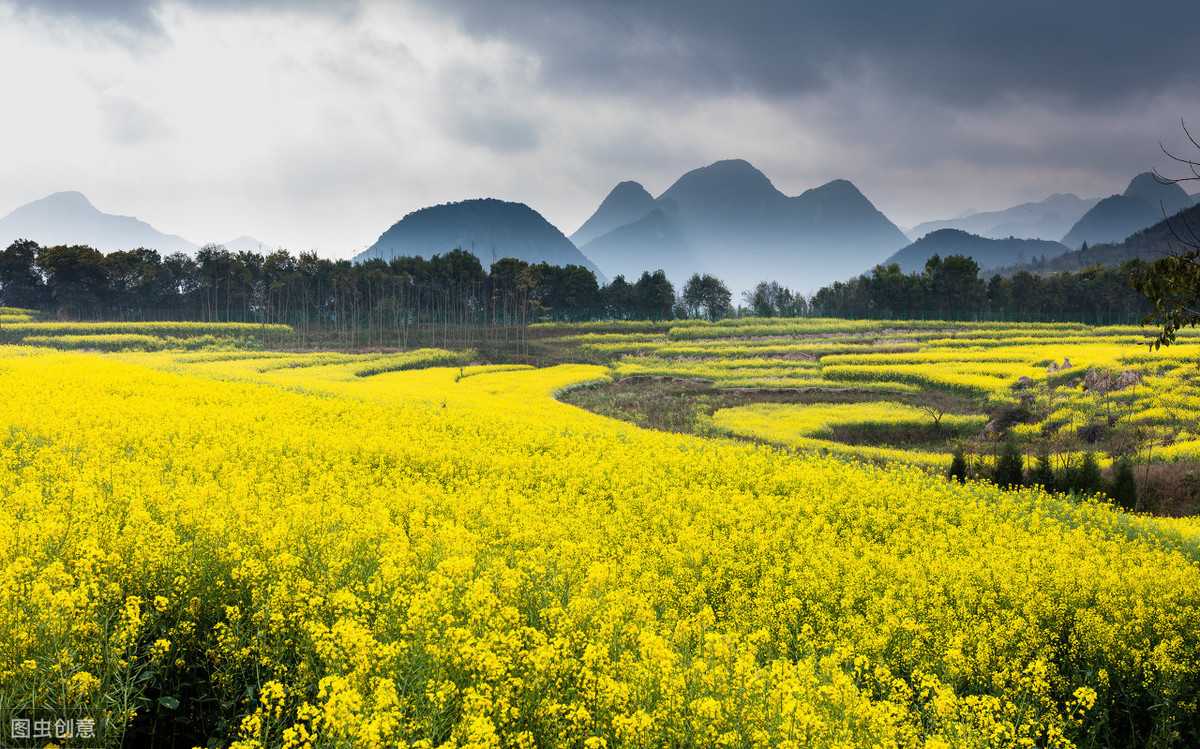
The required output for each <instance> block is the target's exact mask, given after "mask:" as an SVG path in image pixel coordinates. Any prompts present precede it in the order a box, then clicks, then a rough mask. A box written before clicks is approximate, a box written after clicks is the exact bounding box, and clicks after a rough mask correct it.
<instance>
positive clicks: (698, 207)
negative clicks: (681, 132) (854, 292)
mask: <svg viewBox="0 0 1200 749" xmlns="http://www.w3.org/2000/svg"><path fill="white" fill-rule="evenodd" d="M639 214H640V215H639ZM572 239H573V241H575V242H576V244H578V245H580V249H581V250H582V251H583V253H584V254H585V255H587V256H588V257H590V258H591V259H592V260H593V261H595V263H596V265H598V266H599V267H600V269H601V270H602V271H604V272H605V273H607V274H608V275H609V276H616V275H618V274H619V275H624V276H626V277H628V278H630V280H632V279H635V278H636V277H637V276H638V275H639V274H640V273H641V272H642V271H644V270H646V269H648V268H662V269H663V270H665V271H666V273H667V276H668V277H669V278H670V279H671V280H672V281H673V282H674V283H675V284H676V285H677V286H678V285H680V284H682V283H683V282H685V281H686V280H687V278H688V277H689V276H690V275H691V274H693V273H696V272H702V273H711V274H713V275H715V276H717V277H718V278H721V279H722V280H724V281H725V282H726V284H727V285H728V286H729V288H730V289H732V290H734V291H735V292H736V291H739V290H745V289H749V288H751V287H752V286H754V284H756V283H757V282H759V281H763V280H770V279H773V280H778V281H780V282H781V283H784V284H786V285H789V286H791V287H793V288H796V289H799V290H803V291H811V290H815V289H816V288H818V287H820V286H823V285H825V284H828V283H831V282H832V281H835V280H840V279H843V278H847V277H849V276H852V275H855V274H857V273H859V272H861V270H862V269H864V268H870V267H871V266H873V265H875V264H876V263H878V262H879V261H881V260H883V259H884V258H885V257H887V256H888V255H889V254H891V253H892V252H894V251H895V250H897V249H899V248H900V247H903V246H904V245H905V244H907V243H908V240H907V237H905V236H904V233H903V232H901V231H900V229H899V228H898V227H897V226H896V225H895V224H893V223H892V222H891V221H889V220H888V219H887V217H886V216H884V215H883V214H882V213H880V212H879V211H878V210H877V209H876V208H875V206H874V205H872V204H871V202H870V201H869V200H867V198H866V197H864V196H863V194H862V193H861V192H859V190H858V188H856V187H855V186H854V185H853V184H852V183H850V182H848V181H846V180H835V181H833V182H829V183H828V184H825V185H822V186H821V187H817V188H814V189H811V190H808V191H806V192H804V193H803V194H801V195H798V196H795V197H789V196H787V195H785V194H783V193H782V192H780V191H779V190H778V189H776V188H775V186H774V185H773V184H771V181H770V180H769V179H768V178H767V177H766V175H764V174H763V173H762V172H760V171H759V170H758V169H756V168H754V167H753V166H752V165H751V164H749V163H747V162H746V161H742V160H740V159H734V160H728V161H718V162H716V163H715V164H711V165H709V166H707V167H703V168H700V169H695V170H693V171H690V172H688V173H687V174H684V175H683V176H682V177H680V178H679V179H678V180H676V182H675V183H674V184H673V185H671V187H669V188H668V189H667V190H666V191H665V192H663V193H662V194H661V195H659V196H658V197H657V198H651V196H650V195H649V193H648V192H647V191H646V190H645V189H644V188H643V187H642V186H641V185H639V184H637V183H636V182H622V183H621V184H619V185H617V187H616V188H614V189H613V191H612V192H611V193H609V195H608V197H606V198H605V199H604V201H603V202H602V203H601V204H600V207H599V208H598V209H597V210H596V212H595V213H594V214H593V215H592V216H591V217H590V218H589V219H588V220H587V221H586V222H585V223H584V224H583V226H581V227H580V228H579V230H578V231H577V232H575V234H574V235H573V236H572Z"/></svg>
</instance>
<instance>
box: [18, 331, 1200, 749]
mask: <svg viewBox="0 0 1200 749" xmlns="http://www.w3.org/2000/svg"><path fill="white" fill-rule="evenodd" d="M271 360H272V359H271V358H270V357H266V358H264V357H250V356H241V357H230V358H225V359H222V360H212V359H209V360H203V359H202V355H200V354H190V353H177V354H171V353H167V352H160V353H130V354H122V355H119V356H112V355H108V356H98V355H94V354H81V353H72V352H54V351H49V350H46V349H33V348H15V347H7V348H0V383H2V384H3V387H0V632H5V633H8V634H7V636H6V637H5V638H3V639H2V640H0V710H5V711H10V712H11V711H14V710H17V711H19V710H23V709H33V708H35V707H37V708H42V709H49V708H65V707H72V708H75V709H76V710H79V711H86V712H88V714H91V715H95V716H97V717H98V719H99V721H100V727H101V729H102V735H103V736H104V737H105V741H106V742H107V745H108V746H117V745H119V744H120V743H121V742H122V741H124V742H125V743H152V742H153V743H157V744H159V745H167V744H179V745H185V746H186V745H191V744H193V743H194V744H203V743H205V742H206V741H207V740H209V739H212V740H213V741H216V742H227V741H232V742H234V746H237V747H239V748H249V747H285V746H286V747H335V746H381V747H382V746H404V745H409V746H426V747H432V746H447V745H448V746H470V747H485V746H486V747H499V746H514V747H534V746H542V747H549V746H555V747H559V746H562V747H567V746H574V747H606V746H607V747H617V746H628V747H658V746H679V747H687V746H696V747H699V746H718V745H720V746H745V747H802V746H803V747H808V746H817V747H860V746H880V747H920V746H927V747H948V746H952V747H976V746H979V747H982V746H1025V745H1028V746H1051V747H1066V746H1073V745H1087V746H1117V745H1130V746H1132V745H1139V746H1140V745H1146V744H1155V745H1162V746H1168V745H1172V744H1175V745H1180V746H1185V745H1189V744H1194V743H1195V742H1196V741H1198V740H1200V718H1198V716H1197V713H1196V710H1197V706H1196V695H1197V688H1198V687H1200V659H1198V658H1197V646H1198V645H1200V627H1198V626H1197V624H1198V623H1200V574H1198V573H1200V569H1198V568H1197V565H1198V564H1200V562H1198V559H1200V545H1198V542H1197V533H1198V532H1197V530H1196V527H1195V526H1194V525H1193V524H1188V523H1183V522H1176V521H1167V520H1153V519H1149V518H1144V517H1131V516H1126V515H1123V514H1121V513H1116V512H1113V511H1111V510H1110V509H1108V508H1107V507H1105V506H1102V505H1097V504H1093V503H1086V502H1085V503H1081V504H1073V503H1068V502H1064V501H1062V500H1060V499H1056V498H1052V497H1048V496H1046V495H1044V494H1041V493H1040V492H1036V491H1021V492H1002V491H1000V490H999V489H996V488H995V487H991V486H988V485H983V484H973V483H972V484H967V485H965V486H960V485H957V484H950V483H947V482H945V481H942V480H940V479H937V478H933V477H930V476H927V475H925V474H924V473H921V472H920V471H915V470H912V469H907V468H904V467H892V468H887V469H881V468H876V467H874V466H870V465H862V464H859V463H856V462H853V461H842V460H836V459H828V458H827V459H820V458H817V457H796V456H793V455H789V454H784V453H781V452H778V451H775V450H772V449H767V448H762V447H755V446H750V445H744V444H737V443H733V442H726V441H719V440H718V441H711V440H703V439H699V438H694V437H689V436H683V435H671V434H662V433H657V432H650V431H644V430H639V429H636V428H634V427H632V426H629V425H626V424H621V423H617V422H613V421H610V420H607V419H603V418H601V417H598V416H594V415H592V414H588V413H585V412H582V411H579V410H578V409H574V408H571V407H569V406H567V405H564V404H562V403H558V402H556V401H555V400H553V398H552V394H553V393H554V392H556V391H559V390H561V389H563V388H567V387H570V386H572V385H574V384H577V383H581V382H586V381H590V380H596V379H604V378H606V377H607V376H608V375H607V373H606V369H605V368H603V367H596V366H582V365H569V366H560V367H555V368H551V369H544V370H528V369H522V370H510V371H496V370H494V369H486V368H472V367H465V368H462V369H460V368H459V367H449V368H433V369H424V370H413V371H393V372H384V373H380V374H377V375H375V376H372V377H359V376H357V375H356V373H355V371H356V367H357V366H359V365H357V364H352V363H345V362H340V361H336V362H335V361H325V362H322V363H316V364H314V365H313V366H304V367H287V368H280V369H268V370H267V371H261V370H260V369H259V367H261V366H262V365H263V364H265V363H267V362H269V361H271ZM894 415H895V414H893V416H894ZM876 418H878V417H876Z"/></svg>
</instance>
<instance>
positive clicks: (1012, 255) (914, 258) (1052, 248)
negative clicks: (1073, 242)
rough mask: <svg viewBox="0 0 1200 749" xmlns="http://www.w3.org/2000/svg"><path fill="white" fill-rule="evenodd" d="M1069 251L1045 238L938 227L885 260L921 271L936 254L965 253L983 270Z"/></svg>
mask: <svg viewBox="0 0 1200 749" xmlns="http://www.w3.org/2000/svg"><path fill="white" fill-rule="evenodd" d="M1069 251H1070V248H1068V247H1067V246H1066V245H1064V244H1062V243H1060V242H1051V241H1049V240H1045V239H991V238H988V237H981V236H978V235H976V234H970V233H968V232H965V231H961V230H959V229H939V230H938V231H933V232H930V233H928V234H926V235H925V236H924V237H922V238H921V239H918V240H917V241H916V242H913V243H912V244H910V245H909V246H908V247H905V248H904V249H902V250H900V251H899V252H897V253H896V254H894V255H892V256H891V257H889V258H888V259H887V260H884V261H883V265H890V264H892V263H896V264H897V265H899V266H900V270H901V271H903V272H904V273H920V272H921V271H923V270H925V262H926V261H927V260H929V258H931V257H933V256H934V255H935V254H937V255H940V256H941V257H947V256H949V255H966V256H968V257H970V258H972V259H973V260H974V261H975V262H976V263H978V265H979V268H980V270H986V269H989V268H996V267H999V266H1003V265H1013V264H1015V263H1023V262H1026V261H1027V260H1033V259H1035V258H1041V257H1057V256H1059V255H1062V254H1064V253H1066V252H1069Z"/></svg>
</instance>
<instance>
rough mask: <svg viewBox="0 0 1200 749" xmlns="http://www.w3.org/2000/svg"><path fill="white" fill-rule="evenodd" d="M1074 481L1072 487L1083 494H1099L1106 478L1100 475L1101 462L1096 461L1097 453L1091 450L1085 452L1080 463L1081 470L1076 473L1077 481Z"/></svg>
mask: <svg viewBox="0 0 1200 749" xmlns="http://www.w3.org/2000/svg"><path fill="white" fill-rule="evenodd" d="M1072 483H1073V486H1072V487H1071V488H1072V489H1073V490H1074V491H1075V492H1077V493H1079V494H1081V495H1083V496H1088V495H1090V494H1098V493H1099V492H1100V491H1101V490H1102V489H1103V488H1104V480H1103V478H1102V477H1101V475H1100V464H1099V463H1098V462H1096V454H1095V453H1094V452H1092V451H1091V450H1089V451H1088V452H1086V453H1084V456H1083V463H1081V464H1080V465H1079V471H1078V472H1077V473H1076V474H1075V481H1074V482H1072Z"/></svg>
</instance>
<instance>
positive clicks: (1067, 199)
mask: <svg viewBox="0 0 1200 749" xmlns="http://www.w3.org/2000/svg"><path fill="white" fill-rule="evenodd" d="M1099 202H1100V198H1080V197H1079V196H1077V195H1074V194H1072V193H1066V194H1063V193H1056V194H1054V195H1051V196H1050V197H1048V198H1046V199H1045V200H1042V201H1039V202H1037V203H1021V204H1020V205H1016V206H1013V207H1012V208H1006V209H1005V210H1003V211H984V212H981V213H971V214H968V215H966V216H960V217H958V218H952V219H946V220H943V221H926V222H925V223H923V224H917V225H916V226H914V227H913V228H911V229H909V230H908V231H907V232H905V233H906V234H907V235H908V236H909V237H910V238H911V239H913V240H914V241H915V240H917V239H920V238H921V237H924V236H925V235H926V234H929V233H930V232H934V231H938V230H941V229H959V230H961V231H965V232H968V233H970V234H975V235H977V236H980V237H987V238H989V239H1007V238H1009V237H1013V238H1016V239H1051V240H1058V239H1061V238H1062V237H1063V235H1065V234H1066V233H1067V232H1068V231H1070V230H1071V227H1072V226H1074V225H1075V222H1077V221H1078V220H1079V219H1081V218H1083V214H1085V213H1087V212H1088V210H1090V209H1091V208H1092V206H1094V205H1096V204H1097V203H1099Z"/></svg>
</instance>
